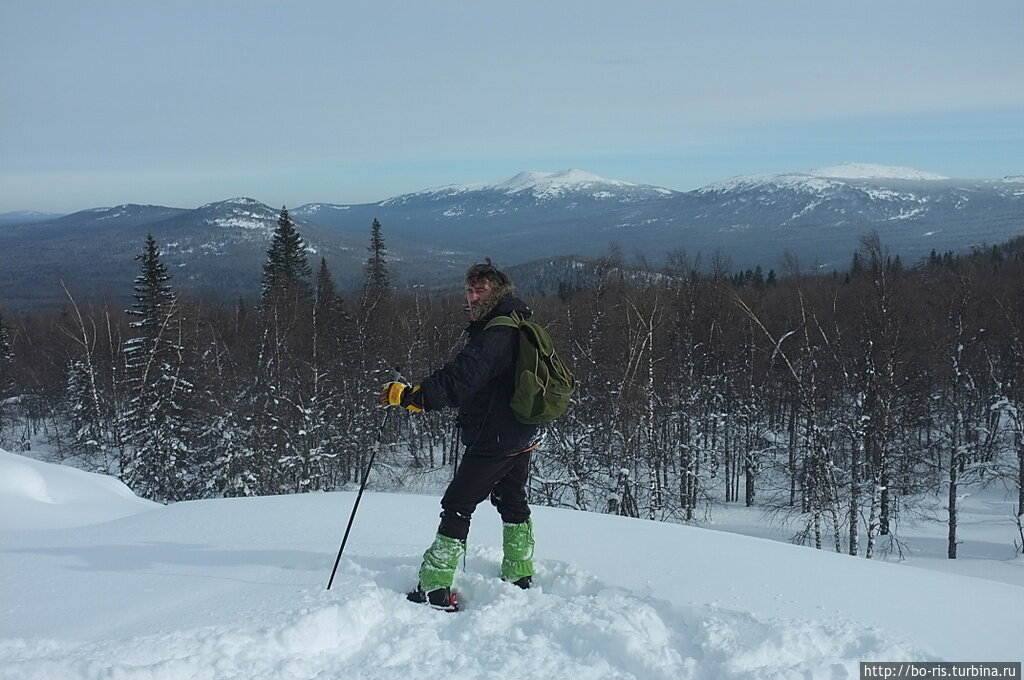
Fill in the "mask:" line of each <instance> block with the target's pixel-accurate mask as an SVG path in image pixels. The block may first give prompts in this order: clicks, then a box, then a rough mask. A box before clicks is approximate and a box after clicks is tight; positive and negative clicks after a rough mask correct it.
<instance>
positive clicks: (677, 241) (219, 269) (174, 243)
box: [0, 164, 1024, 307]
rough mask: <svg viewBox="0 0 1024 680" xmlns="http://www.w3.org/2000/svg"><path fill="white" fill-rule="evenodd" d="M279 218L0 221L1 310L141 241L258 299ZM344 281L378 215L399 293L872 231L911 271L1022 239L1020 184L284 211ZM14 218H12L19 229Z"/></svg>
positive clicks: (573, 189) (547, 180) (515, 191)
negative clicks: (469, 273)
mask: <svg viewBox="0 0 1024 680" xmlns="http://www.w3.org/2000/svg"><path fill="white" fill-rule="evenodd" d="M278 214H279V209H277V208H272V207H269V206H266V205H264V204H262V203H260V202H258V201H255V200H253V199H247V198H236V199H231V200H227V201H222V202H218V203H211V204H208V205H204V206H201V207H199V208H196V209H193V210H187V209H181V208H167V207H161V206H140V205H122V206H116V207H113V208H97V209H94V210H86V211H82V212H79V213H75V214H73V215H67V216H63V217H59V218H56V219H43V220H42V221H39V220H37V219H31V220H29V221H27V222H22V223H20V224H11V223H5V222H4V221H2V220H0V253H2V255H0V258H2V268H0V303H5V304H7V305H9V306H14V307H26V306H29V307H30V306H33V305H36V304H43V303H45V302H47V301H51V302H52V300H53V299H55V298H59V297H60V296H62V295H63V292H62V291H60V287H59V285H58V283H57V281H58V278H63V279H64V280H65V281H66V282H67V283H68V284H69V286H70V287H73V288H77V289H79V290H81V291H83V292H86V293H96V292H103V291H109V292H112V293H117V292H118V291H128V290H130V284H131V280H132V278H133V277H134V275H135V271H136V263H135V262H134V260H133V257H134V255H135V254H136V253H137V252H138V251H139V250H140V249H141V247H142V243H143V241H144V239H145V236H146V234H147V233H152V234H153V235H154V237H155V238H156V239H157V242H158V244H159V245H160V246H161V248H162V250H163V252H164V253H165V256H166V259H167V263H168V265H169V267H170V268H171V270H172V272H173V273H175V275H176V279H177V283H178V285H179V286H186V287H190V288H193V289H203V290H210V289H212V290H217V291H219V292H221V293H222V294H224V295H229V296H235V295H239V294H246V293H252V292H254V291H256V290H257V289H258V285H259V277H260V272H261V270H262V269H261V267H262V261H263V258H264V255H265V252H266V248H267V246H268V245H269V241H270V236H271V234H272V232H273V229H274V227H275V226H276V220H277V217H278ZM291 214H292V216H293V218H295V220H296V221H297V223H298V224H299V228H300V231H301V232H302V234H303V236H304V237H305V239H306V241H307V243H308V244H309V246H310V254H311V259H312V260H313V261H314V262H316V261H318V260H319V258H320V257H325V258H326V259H327V260H328V262H329V264H330V266H331V269H332V272H333V273H334V275H335V278H336V279H337V280H338V281H339V283H340V284H341V285H343V286H349V287H351V286H355V285H358V282H359V280H360V277H361V275H362V266H361V265H362V262H363V260H364V259H365V257H366V246H367V244H368V241H369V228H370V224H371V223H372V222H373V220H374V219H379V220H380V221H381V223H382V224H383V225H384V236H385V238H386V240H387V244H388V248H389V254H390V256H391V259H392V261H393V263H394V269H395V270H396V273H397V274H398V275H399V278H400V279H401V280H402V281H403V282H404V283H407V284H408V283H414V282H419V283H437V282H444V281H450V280H455V278H457V276H458V273H459V272H460V271H461V270H462V269H463V268H464V266H465V264H466V263H467V262H469V261H471V260H474V259H478V258H481V257H483V256H485V255H492V256H494V257H495V258H496V259H497V260H498V261H499V262H501V263H503V264H505V265H513V264H518V263H524V262H529V261H532V260H540V259H549V258H552V257H556V256H563V255H579V256H598V255H601V254H603V253H605V252H607V250H608V248H609V246H610V245H611V244H617V245H618V246H619V247H621V249H622V251H623V252H624V253H625V254H626V255H630V256H631V255H632V254H633V253H635V252H642V253H644V254H645V255H646V256H647V257H648V258H649V259H650V261H652V262H654V263H657V262H658V261H659V260H661V259H662V258H663V257H664V256H665V254H666V253H668V252H670V251H686V252H687V253H689V254H690V255H691V256H696V255H698V254H701V255H703V256H704V257H708V256H710V255H711V254H713V253H718V254H719V255H723V256H726V257H727V258H728V259H729V261H731V263H732V265H733V267H734V268H736V269H744V268H749V267H753V266H756V265H761V266H762V267H764V268H765V269H766V270H767V269H772V268H778V267H779V266H780V262H781V260H782V258H783V255H784V254H785V253H788V254H789V255H791V256H793V257H792V258H790V259H793V258H795V259H796V261H798V262H799V263H801V264H802V266H804V267H806V268H810V267H812V266H815V265H817V266H821V267H822V268H825V269H828V270H832V269H840V270H841V269H844V268H845V267H846V266H847V264H848V263H849V261H850V258H851V254H852V253H853V251H854V250H855V249H856V248H857V246H858V242H859V238H860V237H861V236H862V235H864V234H865V233H868V232H869V231H872V230H874V231H878V233H879V235H880V236H881V238H882V242H883V244H885V245H886V246H887V247H888V248H889V250H890V253H891V254H893V255H897V254H898V255H900V256H901V257H902V258H903V259H904V261H905V262H912V261H915V260H917V259H919V258H921V257H924V256H926V255H928V253H929V252H930V251H932V250H936V251H938V252H944V251H947V250H953V251H963V250H967V249H970V248H971V247H975V246H981V245H984V244H992V243H999V242H1003V241H1006V240H1008V239H1010V238H1013V237H1015V236H1019V235H1021V234H1024V176H1018V177H1007V178H1004V179H999V180H957V179H950V178H945V177H942V176H940V175H936V174H933V173H928V172H922V171H918V170H914V169H912V168H897V167H888V166H878V165H870V164H846V165H839V166H832V167H827V168H820V169H818V170H814V171H811V172H808V173H783V174H770V175H757V176H743V177H735V178H732V179H728V180H724V181H721V182H715V183H713V184H710V185H708V186H705V187H702V188H700V189H698V190H695V191H688V192H681V191H673V190H671V189H666V188H663V187H657V186H650V185H644V184H635V183H631V182H625V181H620V180H612V179H605V178H602V177H599V176H597V175H594V174H591V173H588V172H585V171H582V170H577V169H572V170H567V171H564V172H523V173H520V174H518V175H516V176H515V177H512V178H511V179H509V180H507V181H504V182H500V183H496V184H487V183H476V184H456V185H447V186H442V187H436V188H432V189H426V190H424V191H419V192H415V193H410V194H403V195H400V196H395V197H392V198H388V199H386V200H383V201H380V202H377V203H367V204H352V205H344V204H331V203H311V204H306V205H303V206H299V207H298V208H295V209H293V210H292V211H291ZM15 221H17V220H15Z"/></svg>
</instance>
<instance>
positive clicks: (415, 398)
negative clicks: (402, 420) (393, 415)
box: [380, 382, 424, 412]
mask: <svg viewBox="0 0 1024 680" xmlns="http://www.w3.org/2000/svg"><path fill="white" fill-rule="evenodd" d="M380 403H381V405H382V406H401V407H402V408H407V409H409V410H410V411H415V412H419V411H422V410H423V408H424V402H423V393H422V392H420V386H419V385H416V386H413V385H406V384H405V383H400V382H389V383H388V384H387V385H385V386H384V391H383V392H382V393H381V395H380Z"/></svg>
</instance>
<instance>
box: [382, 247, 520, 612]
mask: <svg viewBox="0 0 1024 680" xmlns="http://www.w3.org/2000/svg"><path fill="white" fill-rule="evenodd" d="M513 292H514V286H513V285H512V282H511V281H510V280H509V278H508V276H506V275H505V274H504V273H502V272H501V271H499V270H498V269H497V268H496V267H495V266H494V265H493V264H492V262H491V260H490V258H487V259H486V261H485V262H484V263H483V264H477V265H473V266H472V267H470V268H469V270H468V271H467V272H466V302H467V305H468V310H469V320H470V325H469V327H468V328H467V329H466V332H467V333H468V335H469V340H468V341H467V343H466V346H465V347H464V348H463V349H462V351H460V352H459V353H458V354H457V355H456V356H455V358H454V359H452V360H451V361H449V362H448V363H447V364H445V365H444V366H443V367H441V368H440V369H438V370H437V371H435V372H434V373H432V374H431V375H430V376H429V377H428V378H426V379H425V380H423V382H422V383H420V384H419V385H417V386H410V385H405V384H403V383H396V382H393V383H389V384H388V385H387V386H385V389H384V394H383V397H382V403H384V404H385V405H386V406H401V407H404V408H407V409H409V410H411V411H423V410H433V409H441V408H448V407H454V408H457V409H458V412H459V415H458V424H459V427H460V428H461V430H462V443H463V444H464V445H465V447H466V453H465V455H464V456H463V458H462V464H461V465H459V468H458V470H457V471H456V473H455V478H454V479H453V480H452V482H451V484H449V485H448V489H447V491H445V494H444V496H443V497H442V498H441V523H440V526H438V529H437V535H436V536H435V538H434V542H433V543H432V544H431V546H430V547H429V548H428V549H427V551H426V552H425V553H424V555H423V563H422V565H421V566H420V571H419V583H418V584H417V586H416V589H415V590H413V591H412V592H410V593H409V596H408V597H409V599H410V600H411V601H413V602H428V603H430V604H431V605H432V606H434V607H436V608H439V609H448V610H454V609H455V608H456V606H457V603H456V602H455V601H454V600H453V598H452V594H451V586H452V582H453V580H454V578H455V569H456V567H457V566H458V563H459V559H460V558H461V557H462V556H463V555H464V554H465V553H466V538H467V536H468V535H469V523H470V519H471V518H472V515H473V511H474V510H475V509H476V507H477V505H478V504H480V502H482V501H483V500H484V499H485V498H487V497H488V496H490V499H491V502H492V503H493V504H494V505H495V506H496V507H497V509H498V513H499V514H500V515H501V519H502V522H503V523H504V527H503V548H504V555H503V559H502V562H501V577H502V579H503V580H505V581H509V582H511V583H514V584H515V585H517V586H519V587H520V588H529V587H530V584H531V581H532V578H533V548H534V540H533V524H532V520H531V519H530V507H529V506H528V505H527V502H526V481H527V475H528V473H529V469H530V452H531V451H533V449H535V448H536V447H537V445H538V444H539V443H540V428H539V426H537V425H525V424H523V423H521V422H519V421H518V420H517V419H516V417H515V416H514V415H513V413H512V409H511V408H510V407H509V401H510V400H511V398H512V393H513V392H514V391H515V366H516V357H517V353H518V349H519V332H518V331H517V330H516V329H515V328H512V327H509V326H493V327H491V328H486V326H487V323H488V322H489V321H491V320H492V319H494V318H495V317H497V316H503V315H508V314H510V313H511V312H513V311H514V312H518V313H519V314H520V315H522V316H523V317H524V318H526V317H529V316H530V315H531V314H532V312H531V310H530V308H529V307H528V306H527V305H526V303H524V302H523V301H522V300H520V299H519V298H517V297H515V296H514V295H513Z"/></svg>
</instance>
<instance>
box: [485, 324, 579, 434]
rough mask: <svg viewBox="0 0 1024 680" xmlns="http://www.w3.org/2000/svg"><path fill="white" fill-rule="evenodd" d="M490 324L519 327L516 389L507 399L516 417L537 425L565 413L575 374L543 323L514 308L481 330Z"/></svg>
mask: <svg viewBox="0 0 1024 680" xmlns="http://www.w3.org/2000/svg"><path fill="white" fill-rule="evenodd" d="M492 326H511V327H512V328H517V329H519V356H518V358H517V359H516V390H515V392H514V393H513V394H512V400H511V401H510V402H509V406H511V407H512V413H513V414H514V415H515V417H516V419H517V420H519V422H521V423H525V424H526V425H540V424H542V423H550V422H551V421H552V420H554V419H555V418H557V417H559V416H560V415H562V414H563V413H565V410H566V409H567V408H569V402H570V401H571V400H572V395H573V393H574V392H575V391H576V378H574V377H573V375H572V373H571V372H570V371H569V367H568V366H566V365H565V362H563V361H562V359H561V358H560V357H559V356H558V353H557V352H556V351H555V343H554V342H553V341H552V340H551V336H550V335H549V334H548V332H547V331H546V330H544V327H543V326H541V325H540V324H538V323H534V322H533V321H527V320H526V319H524V318H523V317H522V316H520V315H519V314H518V313H516V312H512V313H511V314H510V315H508V316H496V317H494V318H493V319H491V320H490V321H489V322H488V323H487V326H485V327H484V330H486V329H488V328H491V327H492Z"/></svg>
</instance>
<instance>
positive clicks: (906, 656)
mask: <svg viewBox="0 0 1024 680" xmlns="http://www.w3.org/2000/svg"><path fill="white" fill-rule="evenodd" d="M14 459H15V460H16V459H17V457H14ZM8 462H10V460H8ZM25 469H29V470H34V471H35V472H36V473H37V475H35V476H33V475H31V474H26V473H25V472H24V470H25ZM64 472H65V471H64V470H62V469H59V468H55V467H54V466H44V465H38V466H35V465H31V464H23V465H22V471H21V473H19V474H20V477H19V478H18V479H19V480H20V481H17V482H16V481H13V480H14V477H11V478H10V479H11V480H12V481H11V482H10V483H6V485H5V488H4V495H5V497H6V496H7V495H8V494H9V493H10V492H11V491H15V492H16V493H15V494H12V495H11V497H12V499H13V498H17V499H19V500H17V501H15V502H12V503H11V504H12V505H17V504H18V503H21V504H37V505H39V504H45V501H44V500H40V499H41V498H42V497H44V496H46V497H49V498H51V499H53V498H54V497H56V496H60V495H61V494H62V493H65V494H66V493H68V492H70V491H71V489H70V488H68V489H66V490H65V491H61V490H60V487H61V485H60V483H58V482H57V481H56V480H58V479H65V478H64V477H62V475H63V473H64ZM4 479H5V480H6V479H7V477H6V475H5V476H4ZM66 479H68V480H73V481H74V482H75V484H77V485H78V488H77V492H76V493H77V496H76V497H78V498H82V499H89V498H93V497H95V496H96V495H101V496H102V495H103V494H104V493H106V492H107V490H108V484H107V483H106V481H105V480H103V478H101V477H98V476H96V475H82V474H78V475H76V476H75V477H73V478H72V477H68V478H66ZM68 497H69V496H67V495H65V498H68ZM353 499H354V494H350V493H332V494H306V495H299V496H276V497H265V498H247V499H226V500H206V501H194V502H188V503H177V504H174V505H170V506H166V507H159V508H158V509H157V510H156V511H153V512H142V513H138V514H133V515H130V516H126V517H122V518H121V519H116V520H114V521H109V522H106V523H103V524H93V525H89V526H81V527H77V528H75V529H68V530H53V531H44V532H34V531H10V530H6V531H0V546H2V548H3V553H4V554H3V557H2V563H3V569H2V570H0V601H2V603H3V610H4V613H5V615H4V616H3V617H0V667H2V668H3V669H4V678H5V679H9V680H28V679H32V680H36V679H38V680H43V679H46V680H49V679H50V678H62V679H76V678H83V679H91V678H96V679H99V678H120V679H129V680H136V679H137V680H143V679H144V680H172V679H175V680H176V679H179V678H209V679H210V680H221V679H227V678H247V679H248V678H261V679H269V678H282V679H285V678H287V679H288V680H296V679H304V678H310V679H313V678H320V679H327V678H371V679H372V678H381V679H383V678H403V679H404V680H419V679H424V680H425V679H427V678H431V679H433V678H439V677H452V678H501V679H502V680H504V679H506V678H512V677H515V678H523V679H526V680H531V679H538V680H539V679H550V678H563V677H574V678H579V679H580V680H596V679H598V678H601V679H604V678H617V679H624V678H639V679H643V680H669V679H671V680H681V679H686V678H694V679H711V678H715V679H718V678H724V679H729V678H797V677H800V678H803V677H816V678H818V677H822V678H856V677H857V673H858V663H859V662H860V661H872V660H904V661H924V660H940V659H947V660H1011V659H1016V658H1019V657H1020V652H1021V646H1020V631H1021V630H1022V629H1024V612H1022V611H1021V607H1020V606H1019V604H1020V603H1021V602H1024V588H1021V587H1019V586H1014V585H1010V584H1004V583H995V582H992V581H986V580H981V579H974V578H969V577H962V576H958V575H952V574H943V573H939V572H934V571H926V570H921V569H914V568H909V567H901V566H897V565H891V564H879V563H875V562H869V561H867V560H864V559H858V558H851V557H847V556H842V555H835V554H831V553H826V552H820V551H814V550H810V549H807V548H800V547H794V546H789V545H785V544H781V543H778V542H773V541H767V540H763V539H756V538H750V537H746V536H738V535H733V534H726V533H722V532H717V531H711V530H705V529H698V528H692V527H684V526H678V525H670V524H661V523H656V522H646V521H641V520H631V519H625V518H617V517H610V516H605V515H597V514H589V513H581V512H572V511H566V510H556V509H550V508H537V509H536V512H535V522H536V533H537V540H538V552H537V555H538V558H539V559H538V561H537V567H538V572H537V575H536V587H535V588H534V589H532V590H530V591H521V590H519V589H517V588H514V587H512V586H510V585H508V584H505V583H502V582H501V581H500V580H499V579H498V573H499V565H500V561H501V547H500V546H501V526H500V522H499V520H498V518H497V517H496V514H495V513H494V511H493V508H491V507H489V506H487V505H486V504H485V505H483V506H481V508H480V509H479V511H478V513H477V516H476V517H475V519H474V526H473V531H472V533H471V535H470V546H469V551H468V557H467V560H466V564H465V570H464V571H461V572H460V573H459V574H458V576H457V585H458V587H459V589H460V592H461V596H462V601H463V604H464V607H465V609H464V611H462V612H460V613H458V614H444V613H440V612H435V611H433V610H430V609H429V608H426V607H423V606H420V605H413V604H410V603H408V602H406V601H405V597H404V593H405V591H406V590H407V589H408V588H410V587H411V586H412V585H413V584H414V581H415V578H416V577H415V574H416V568H417V566H418V563H419V559H420V554H421V553H422V551H423V549H424V548H425V547H426V545H427V544H428V543H429V541H430V538H431V536H432V534H433V532H434V529H435V527H436V522H437V499H436V498H434V497H428V496H412V495H393V494H383V493H367V494H366V495H365V496H364V498H363V502H362V504H361V507H360V510H359V516H358V517H357V518H356V523H355V527H354V529H353V532H352V536H351V538H350V541H349V546H348V548H347V550H346V555H345V557H344V558H343V559H342V561H341V565H340V569H339V572H338V576H337V579H336V580H335V585H334V588H333V589H332V590H330V591H327V590H326V589H325V585H326V582H327V579H328V576H329V574H330V569H331V565H332V564H333V561H334V557H335V553H336V551H337V546H338V541H339V540H340V536H341V533H342V530H343V529H344V525H345V521H346V520H347V517H348V513H349V511H350V510H351V507H352V501H353ZM129 502H132V503H136V504H135V505H133V506H132V507H134V508H136V509H137V508H138V507H139V506H138V505H137V502H136V501H130V499H129ZM68 505H69V507H70V506H71V505H74V502H69V503H68ZM24 514H25V513H24V512H22V516H24ZM8 528H9V527H8Z"/></svg>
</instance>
